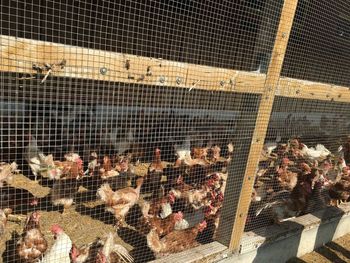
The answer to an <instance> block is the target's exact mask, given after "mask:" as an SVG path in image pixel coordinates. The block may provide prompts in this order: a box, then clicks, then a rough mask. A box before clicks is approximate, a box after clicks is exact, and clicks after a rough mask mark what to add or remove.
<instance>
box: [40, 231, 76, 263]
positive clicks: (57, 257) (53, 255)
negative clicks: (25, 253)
mask: <svg viewBox="0 0 350 263" xmlns="http://www.w3.org/2000/svg"><path fill="white" fill-rule="evenodd" d="M51 232H52V233H53V234H54V235H55V239H56V240H55V243H54V244H53V246H52V247H51V249H50V250H49V252H47V253H46V254H45V255H44V257H43V258H42V259H41V260H40V261H39V262H40V263H70V262H71V259H70V251H71V249H72V245H73V243H72V240H71V239H70V237H69V236H68V235H67V234H66V233H64V231H63V229H62V228H61V227H60V226H59V225H57V224H54V225H52V226H51Z"/></svg>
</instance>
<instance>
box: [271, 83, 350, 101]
mask: <svg viewBox="0 0 350 263" xmlns="http://www.w3.org/2000/svg"><path fill="white" fill-rule="evenodd" d="M276 95H277V96H282V97H289V98H297V99H313V100H323V101H336V102H345V103H349V102H350V88H349V87H344V86H338V85H332V84H326V83H319V82H313V81H306V80H299V79H292V78H280V80H279V83H278V87H277V90H276Z"/></svg>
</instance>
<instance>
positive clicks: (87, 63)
mask: <svg viewBox="0 0 350 263" xmlns="http://www.w3.org/2000/svg"><path fill="white" fill-rule="evenodd" d="M63 60H65V66H64V67H63V68H61V67H60V66H56V67H55V68H54V69H53V70H52V72H51V73H50V74H52V75H54V76H62V77H71V78H83V79H93V80H105V81H114V82H124V83H135V84H145V85H157V86H159V85H161V86H174V87H180V88H186V89H189V90H192V89H204V90H211V91H228V92H244V93H262V91H263V87H264V81H265V75H264V74H256V73H253V72H244V71H238V70H231V69H224V68H215V67H209V66H202V65H194V64H188V63H180V62H176V61H169V60H163V59H157V58H148V57H141V56H135V55H128V54H121V53H116V52H107V51H101V50H94V49H88V48H82V47H76V46H69V45H63V44H56V43H50V42H44V41H37V40H30V39H23V38H15V37H10V36H3V35H1V36H0V71H4V72H18V73H28V74H35V73H37V71H36V70H34V69H33V64H37V65H39V66H40V65H44V63H47V64H50V65H58V64H59V63H61V62H62V61H63ZM45 74H46V71H44V72H43V75H45Z"/></svg>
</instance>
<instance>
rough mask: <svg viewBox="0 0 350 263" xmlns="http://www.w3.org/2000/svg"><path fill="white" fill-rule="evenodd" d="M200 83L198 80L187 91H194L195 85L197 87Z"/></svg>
mask: <svg viewBox="0 0 350 263" xmlns="http://www.w3.org/2000/svg"><path fill="white" fill-rule="evenodd" d="M200 81H201V80H200V79H199V80H197V81H196V82H194V83H193V84H192V86H191V87H190V88H189V90H188V91H191V90H192V89H194V88H195V87H196V85H197V84H198V83H199V82H200Z"/></svg>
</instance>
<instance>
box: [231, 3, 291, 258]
mask: <svg viewBox="0 0 350 263" xmlns="http://www.w3.org/2000/svg"><path fill="white" fill-rule="evenodd" d="M297 3H298V0H285V1H284V5H283V8H282V13H281V18H280V23H279V26H278V30H277V36H276V39H275V44H274V48H273V51H272V56H271V61H270V65H269V69H268V72H267V76H266V81H265V86H264V91H263V94H262V97H261V101H260V105H259V111H258V115H257V119H256V124H255V130H254V133H253V137H252V142H251V146H250V150H249V155H248V159H247V166H246V170H245V174H244V178H243V184H242V188H241V194H240V197H239V201H238V207H237V212H236V216H235V222H234V226H233V230H232V235H231V242H230V246H229V248H230V250H231V251H233V252H237V251H238V250H239V245H240V239H241V236H242V234H243V231H244V226H245V221H246V217H247V213H248V209H249V205H250V201H251V194H252V189H253V184H254V178H255V173H256V168H257V166H258V163H259V159H260V154H261V151H262V148H263V145H264V140H265V136H266V130H267V126H268V123H269V120H270V115H271V111H272V105H273V102H274V98H275V92H276V89H277V86H278V81H279V77H280V73H281V69H282V64H283V60H284V55H285V52H286V48H287V44H288V39H289V35H290V31H291V28H292V24H293V20H294V14H295V11H296V7H297Z"/></svg>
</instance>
